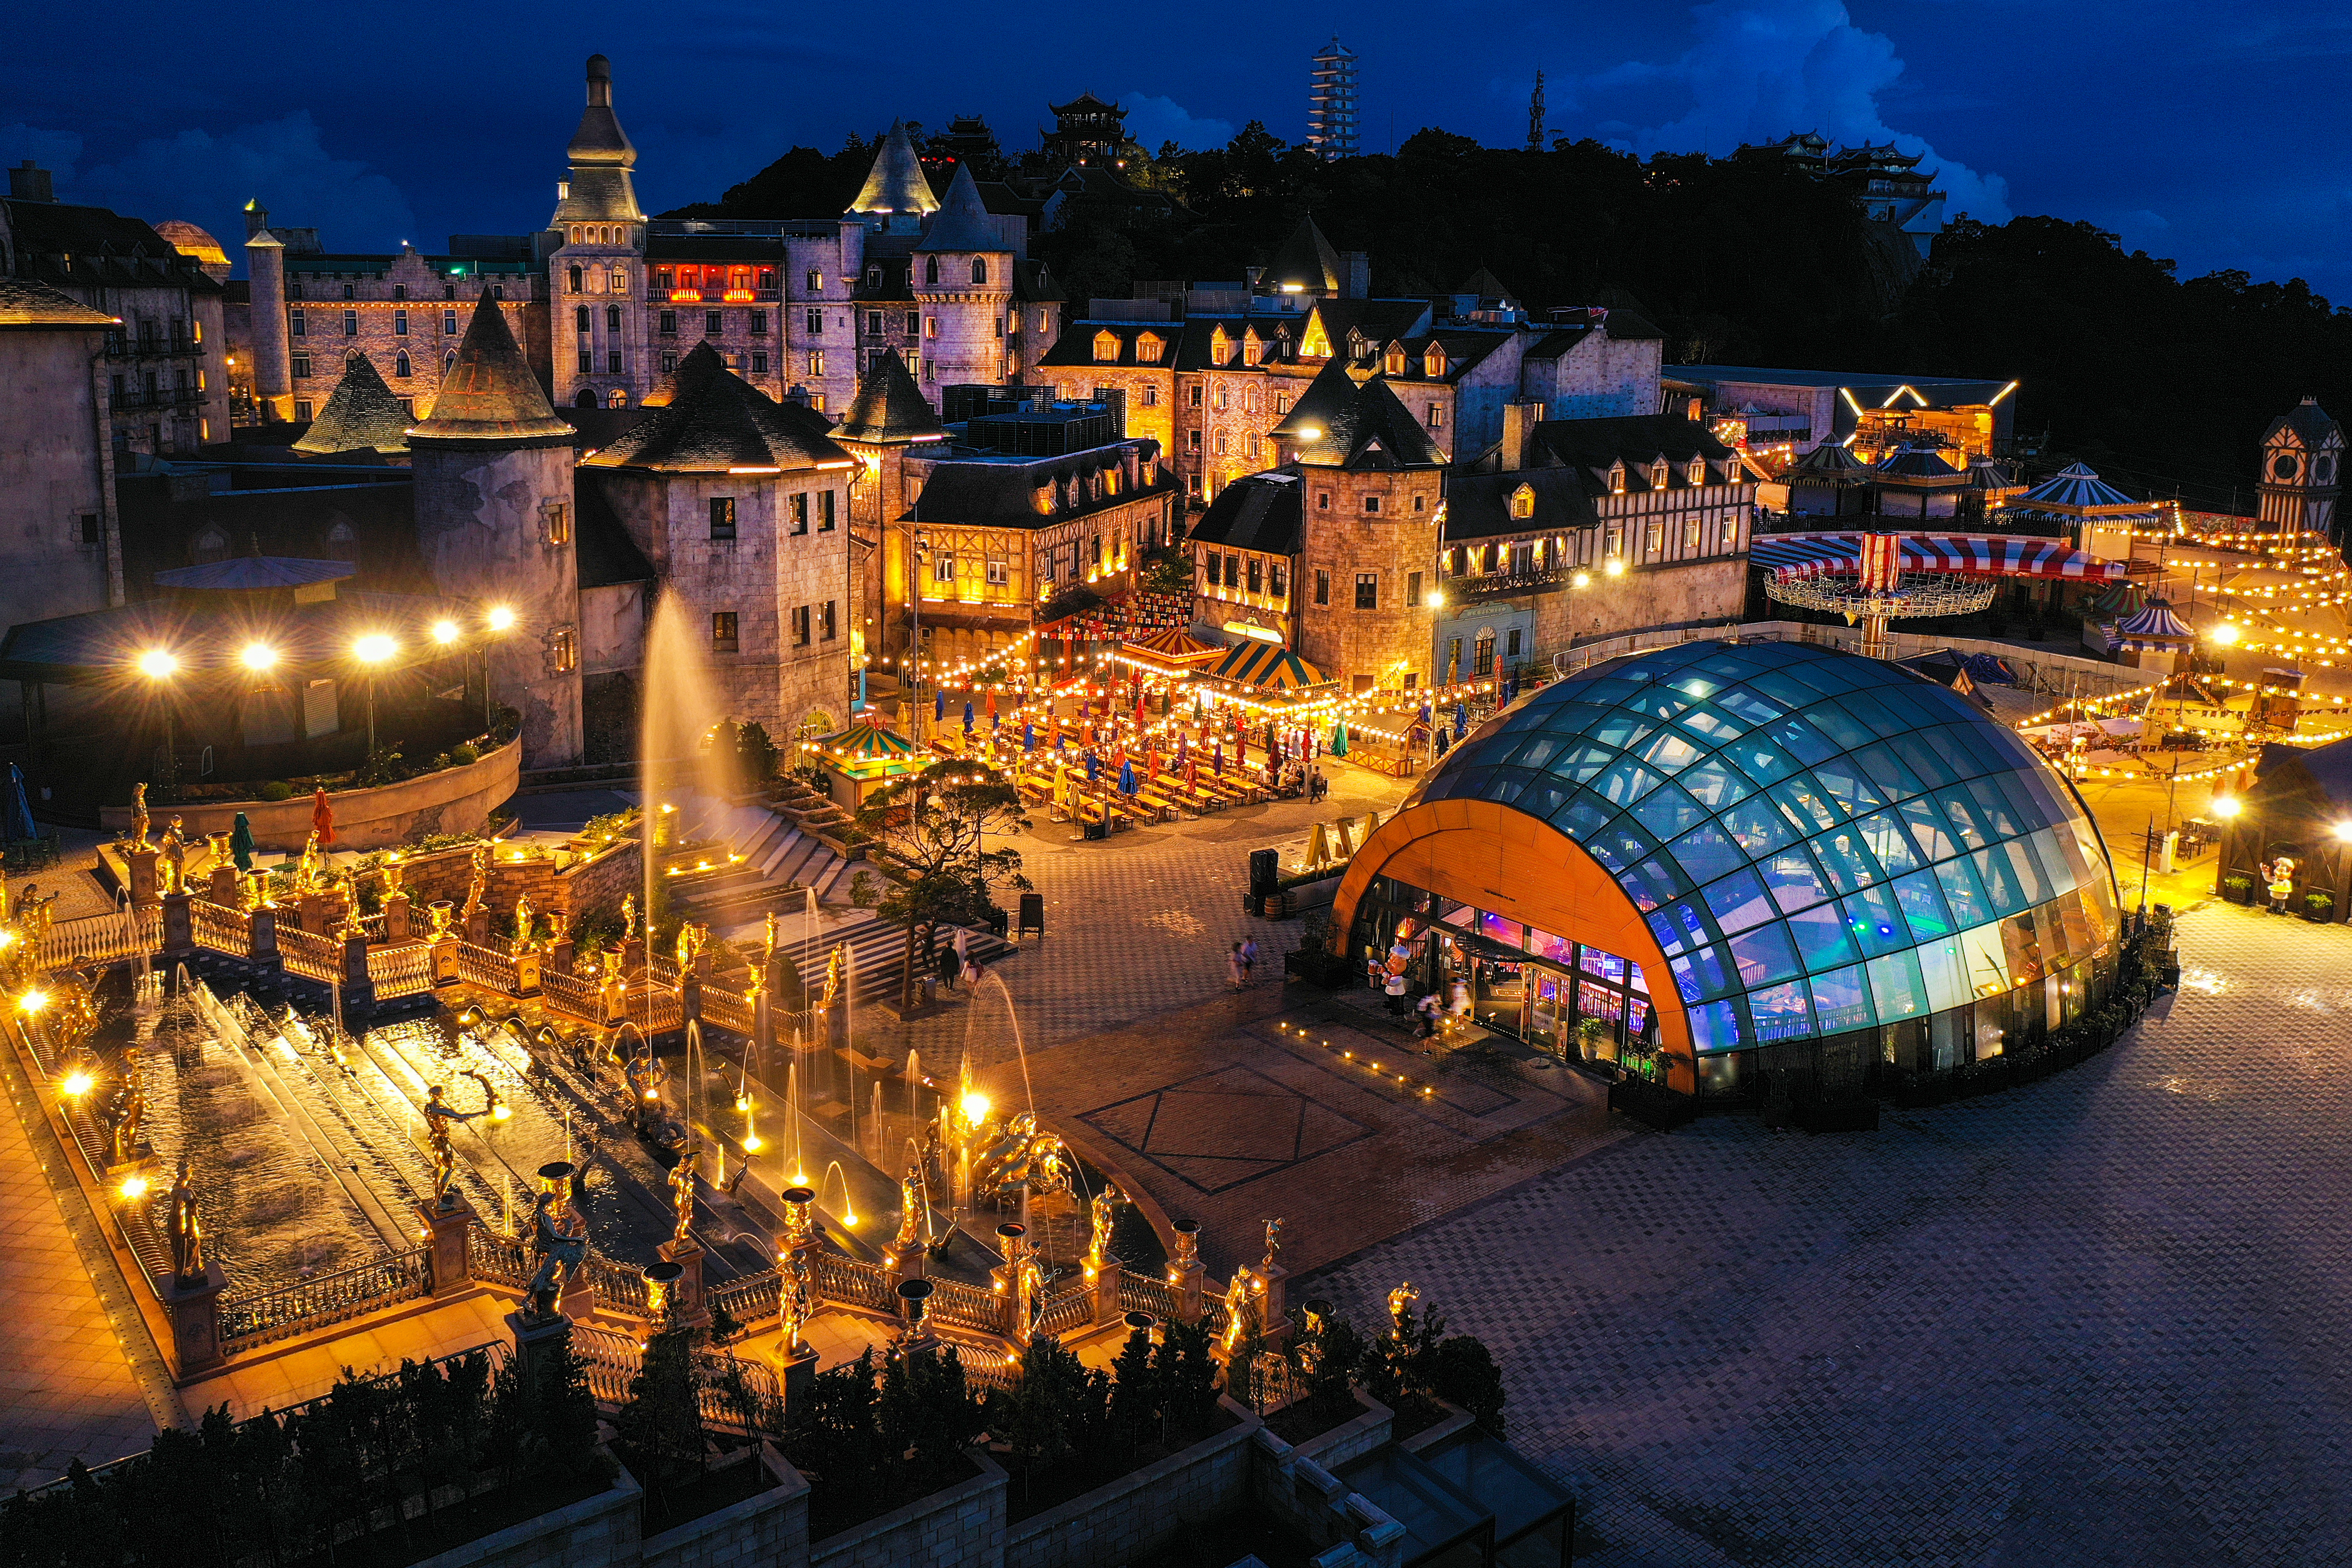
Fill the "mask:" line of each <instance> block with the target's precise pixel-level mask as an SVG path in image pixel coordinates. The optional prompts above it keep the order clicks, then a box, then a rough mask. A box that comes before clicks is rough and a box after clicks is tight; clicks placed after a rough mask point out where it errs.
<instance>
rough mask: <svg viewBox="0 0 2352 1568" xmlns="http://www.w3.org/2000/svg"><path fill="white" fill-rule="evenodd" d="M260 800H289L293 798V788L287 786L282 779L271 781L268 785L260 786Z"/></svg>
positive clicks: (290, 785) (289, 785)
mask: <svg viewBox="0 0 2352 1568" xmlns="http://www.w3.org/2000/svg"><path fill="white" fill-rule="evenodd" d="M261 798H262V799H264V800H291V799H293V798H294V786H293V785H292V784H288V783H287V782H286V781H285V780H284V779H271V780H270V781H269V782H268V784H263V785H262V786H261Z"/></svg>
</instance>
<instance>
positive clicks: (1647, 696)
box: [1621, 685, 1690, 719]
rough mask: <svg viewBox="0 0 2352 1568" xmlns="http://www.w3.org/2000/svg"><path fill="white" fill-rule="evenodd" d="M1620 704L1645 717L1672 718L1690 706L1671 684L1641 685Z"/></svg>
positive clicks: (1688, 701) (1686, 699)
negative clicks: (1641, 686)
mask: <svg viewBox="0 0 2352 1568" xmlns="http://www.w3.org/2000/svg"><path fill="white" fill-rule="evenodd" d="M1621 706H1622V707H1623V708H1624V709H1625V710H1627V711H1629V712H1633V713H1639V714H1641V715H1642V716H1643V718H1646V719H1673V718H1675V717H1677V716H1679V715H1680V714H1681V713H1682V712H1683V711H1684V710H1685V709H1687V708H1688V707H1689V706H1690V700H1689V699H1688V698H1686V697H1684V696H1681V695H1679V694H1678V693H1676V691H1675V689H1674V688H1673V687H1671V686H1664V685H1652V686H1644V687H1643V688H1642V689H1640V690H1639V691H1637V692H1635V693H1634V694H1633V696H1631V697H1628V698H1627V699H1625V700H1624V702H1623V703H1622V704H1621Z"/></svg>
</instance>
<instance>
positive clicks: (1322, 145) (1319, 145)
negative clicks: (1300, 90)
mask: <svg viewBox="0 0 2352 1568" xmlns="http://www.w3.org/2000/svg"><path fill="white" fill-rule="evenodd" d="M1361 132H1362V126H1361V124H1360V121H1359V117H1358V114H1357V110H1356V53H1355V51H1354V50H1353V49H1350V48H1349V47H1348V46H1347V45H1345V44H1343V43H1341V42H1340V41H1339V37H1337V36H1336V35H1334V36H1333V37H1332V39H1331V41H1330V42H1329V43H1328V44H1326V45H1324V46H1323V47H1321V48H1319V49H1318V50H1316V51H1315V62H1314V64H1313V65H1312V66H1311V67H1309V68H1308V69H1307V149H1308V150H1309V151H1310V152H1312V153H1314V154H1315V155H1316V156H1317V157H1318V158H1352V157H1354V156H1355V155H1356V154H1357V153H1359V152H1360V151H1362V149H1361V147H1360V145H1359V142H1358V138H1359V136H1360V134H1361Z"/></svg>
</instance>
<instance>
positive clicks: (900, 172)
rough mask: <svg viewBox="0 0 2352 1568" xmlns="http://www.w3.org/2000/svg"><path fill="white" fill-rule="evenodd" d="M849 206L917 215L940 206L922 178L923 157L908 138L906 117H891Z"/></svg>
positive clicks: (866, 209)
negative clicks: (887, 128) (872, 160)
mask: <svg viewBox="0 0 2352 1568" xmlns="http://www.w3.org/2000/svg"><path fill="white" fill-rule="evenodd" d="M849 210H850V211H851V212H854V213H913V214H916V215H918V216H920V215H923V214H928V213H935V212H937V211H939V210H940V198H939V197H937V196H935V195H931V183H930V182H929V180H926V179H925V178H923V161H922V160H921V159H919V158H918V157H916V156H915V144H914V143H913V142H910V141H908V139H907V122H906V121H903V120H894V121H890V134H889V135H888V136H887V137H885V138H883V141H882V150H881V151H880V152H879V153H876V154H875V155H874V167H873V169H872V170H871V171H870V172H869V173H868V174H866V184H864V185H863V186H861V187H860V188H859V190H858V192H857V199H856V201H854V202H852V203H850V204H849Z"/></svg>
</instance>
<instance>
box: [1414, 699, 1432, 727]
mask: <svg viewBox="0 0 2352 1568" xmlns="http://www.w3.org/2000/svg"><path fill="white" fill-rule="evenodd" d="M1413 722H1414V723H1416V724H1426V723H1428V722H1429V704H1428V703H1426V702H1424V703H1423V704H1422V705H1421V711H1420V712H1419V713H1418V714H1416V715H1414V718H1413Z"/></svg>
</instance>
